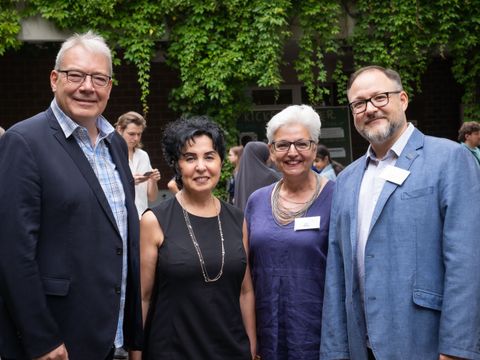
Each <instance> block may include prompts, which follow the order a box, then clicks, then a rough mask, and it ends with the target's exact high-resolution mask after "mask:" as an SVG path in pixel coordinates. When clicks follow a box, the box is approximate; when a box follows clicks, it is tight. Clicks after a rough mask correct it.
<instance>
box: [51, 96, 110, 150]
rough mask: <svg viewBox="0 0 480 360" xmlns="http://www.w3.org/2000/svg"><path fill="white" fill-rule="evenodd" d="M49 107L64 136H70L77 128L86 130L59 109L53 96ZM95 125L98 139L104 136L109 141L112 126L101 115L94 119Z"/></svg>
mask: <svg viewBox="0 0 480 360" xmlns="http://www.w3.org/2000/svg"><path fill="white" fill-rule="evenodd" d="M50 108H51V109H52V111H53V114H54V115H55V117H56V118H57V121H58V123H59V125H60V127H61V128H62V131H63V133H64V134H65V137H66V138H68V137H70V136H71V135H72V134H73V133H74V132H75V131H79V130H77V129H85V131H86V130H87V129H86V128H85V127H83V126H81V125H79V124H78V123H76V122H75V121H73V120H72V119H71V118H70V117H68V116H67V115H66V114H65V113H64V112H63V111H62V109H60V106H58V103H57V100H56V99H55V98H54V99H53V100H52V102H51V104H50ZM96 126H97V129H98V131H99V139H100V140H102V139H104V138H105V139H107V140H108V141H109V142H110V141H111V139H112V136H113V134H114V132H115V129H114V127H113V126H112V125H111V124H110V123H109V122H108V121H107V119H105V118H104V117H103V116H102V115H99V116H98V118H97V120H96Z"/></svg>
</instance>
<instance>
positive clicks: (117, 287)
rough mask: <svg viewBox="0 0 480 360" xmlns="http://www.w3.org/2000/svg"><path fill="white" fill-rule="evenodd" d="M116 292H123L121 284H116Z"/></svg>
mask: <svg viewBox="0 0 480 360" xmlns="http://www.w3.org/2000/svg"><path fill="white" fill-rule="evenodd" d="M115 292H116V293H117V294H120V293H121V292H122V288H121V287H120V286H115Z"/></svg>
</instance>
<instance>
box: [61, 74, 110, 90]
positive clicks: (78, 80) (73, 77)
mask: <svg viewBox="0 0 480 360" xmlns="http://www.w3.org/2000/svg"><path fill="white" fill-rule="evenodd" d="M57 72H59V73H64V74H65V75H66V76H67V81H68V82H71V83H73V84H83V82H84V81H85V79H86V78H87V76H90V78H91V79H92V83H93V84H94V85H95V86H98V87H106V86H107V85H108V84H109V83H110V80H111V79H112V77H111V76H108V75H104V74H88V73H84V72H83V71H79V70H57Z"/></svg>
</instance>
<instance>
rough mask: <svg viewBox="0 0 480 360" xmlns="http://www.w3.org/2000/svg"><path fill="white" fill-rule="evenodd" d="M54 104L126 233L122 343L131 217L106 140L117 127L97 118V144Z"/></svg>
mask: <svg viewBox="0 0 480 360" xmlns="http://www.w3.org/2000/svg"><path fill="white" fill-rule="evenodd" d="M50 106H51V108H52V111H53V113H54V114H55V117H56V118H57V120H58V123H59V124H60V127H61V128H62V130H63V132H64V134H65V137H66V138H68V137H70V136H71V135H73V137H74V138H75V140H76V141H77V143H78V145H79V146H80V148H81V149H82V151H83V153H84V154H85V157H86V158H87V159H88V162H89V163H90V165H91V166H92V169H93V171H94V172H95V175H97V178H98V181H99V182H100V185H101V186H102V189H103V192H104V193H105V196H106V198H107V200H108V204H109V205H110V208H111V210H112V212H113V216H114V217H115V221H116V223H117V227H118V230H119V231H120V235H121V237H122V243H123V265H122V287H121V295H120V314H119V317H118V324H117V333H116V335H115V347H121V346H122V345H123V316H124V309H125V292H126V283H127V280H126V279H127V236H128V218H127V207H126V205H125V192H124V189H123V185H122V182H121V180H120V175H119V174H118V171H117V169H116V166H115V163H114V162H113V160H112V157H111V156H110V152H109V151H108V147H107V144H106V143H105V142H106V141H108V142H110V141H111V138H112V136H113V133H114V131H115V129H114V128H113V126H112V125H110V124H109V123H108V121H107V120H106V119H105V118H104V117H103V116H99V117H98V119H97V128H98V130H99V134H98V136H97V139H96V140H95V145H94V146H92V143H91V141H90V137H89V136H88V131H87V129H86V128H85V127H83V126H80V125H79V124H77V123H76V122H75V121H73V120H72V119H70V118H69V117H68V116H67V115H65V113H64V112H63V111H62V110H61V109H60V108H59V106H58V104H57V102H56V100H55V99H53V101H52V103H51V105H50Z"/></svg>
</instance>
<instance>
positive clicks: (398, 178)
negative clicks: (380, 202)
mask: <svg viewBox="0 0 480 360" xmlns="http://www.w3.org/2000/svg"><path fill="white" fill-rule="evenodd" d="M408 175H410V171H408V170H405V169H400V168H399V167H396V166H392V165H388V166H387V167H385V169H383V171H382V173H381V174H380V175H379V176H380V177H381V178H382V179H385V180H387V181H390V182H391V183H394V184H397V185H402V184H403V182H404V181H405V179H406V178H407V177H408Z"/></svg>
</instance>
